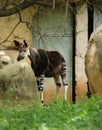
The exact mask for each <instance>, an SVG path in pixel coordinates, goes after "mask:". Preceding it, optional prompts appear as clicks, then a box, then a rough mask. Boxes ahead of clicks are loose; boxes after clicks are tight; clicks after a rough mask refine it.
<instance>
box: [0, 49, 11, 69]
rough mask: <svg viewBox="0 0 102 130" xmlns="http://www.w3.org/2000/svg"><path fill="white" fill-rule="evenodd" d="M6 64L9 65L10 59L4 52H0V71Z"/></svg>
mask: <svg viewBox="0 0 102 130" xmlns="http://www.w3.org/2000/svg"><path fill="white" fill-rule="evenodd" d="M8 64H11V58H10V57H9V56H7V55H6V54H5V52H4V51H0V69H1V68H3V67H4V66H5V65H8Z"/></svg>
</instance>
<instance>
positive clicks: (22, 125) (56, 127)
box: [0, 97, 102, 130]
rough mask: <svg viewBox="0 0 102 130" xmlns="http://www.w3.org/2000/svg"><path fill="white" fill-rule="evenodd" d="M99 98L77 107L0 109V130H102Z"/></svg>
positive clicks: (15, 107)
mask: <svg viewBox="0 0 102 130" xmlns="http://www.w3.org/2000/svg"><path fill="white" fill-rule="evenodd" d="M101 129H102V97H96V98H94V97H92V98H91V99H89V100H88V101H80V102H77V103H76V104H70V103H63V102H61V101H58V102H56V103H55V102H53V103H51V104H49V105H48V106H42V105H39V104H38V103H36V104H35V103H32V104H30V105H26V106H25V105H20V104H16V105H15V106H13V107H11V106H9V105H5V106H2V107H0V130H101Z"/></svg>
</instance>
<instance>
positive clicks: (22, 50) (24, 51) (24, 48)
mask: <svg viewBox="0 0 102 130" xmlns="http://www.w3.org/2000/svg"><path fill="white" fill-rule="evenodd" d="M14 44H15V45H16V46H17V47H18V48H19V55H18V57H17V61H20V60H23V59H24V58H25V57H26V56H28V55H30V52H29V46H28V44H27V43H26V41H25V40H24V41H23V43H21V42H18V41H16V40H14Z"/></svg>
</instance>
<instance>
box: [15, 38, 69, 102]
mask: <svg viewBox="0 0 102 130" xmlns="http://www.w3.org/2000/svg"><path fill="white" fill-rule="evenodd" d="M23 42H24V43H20V42H18V41H16V40H14V43H15V45H16V46H17V47H18V48H19V55H18V57H17V61H20V60H23V59H24V58H25V57H26V56H28V57H29V59H30V61H31V68H32V70H33V71H34V74H35V77H36V78H37V85H38V91H39V92H40V100H41V102H42V103H43V101H44V98H43V88H44V77H53V78H54V81H55V84H56V94H57V95H58V93H59V89H60V87H61V83H60V80H59V76H61V79H62V83H63V86H64V100H65V101H67V90H68V84H67V77H66V75H67V74H66V73H67V66H66V62H65V59H64V58H63V56H62V55H61V54H60V53H59V52H57V51H45V50H43V49H35V48H32V47H30V46H28V44H27V43H26V41H25V40H24V41H23Z"/></svg>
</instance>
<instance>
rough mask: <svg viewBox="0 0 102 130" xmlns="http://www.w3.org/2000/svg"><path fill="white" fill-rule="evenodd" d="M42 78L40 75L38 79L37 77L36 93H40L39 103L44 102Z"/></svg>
mask: <svg viewBox="0 0 102 130" xmlns="http://www.w3.org/2000/svg"><path fill="white" fill-rule="evenodd" d="M44 77H45V76H44V75H40V77H39V84H38V91H40V100H41V103H43V102H44V96H43V88H44Z"/></svg>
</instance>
